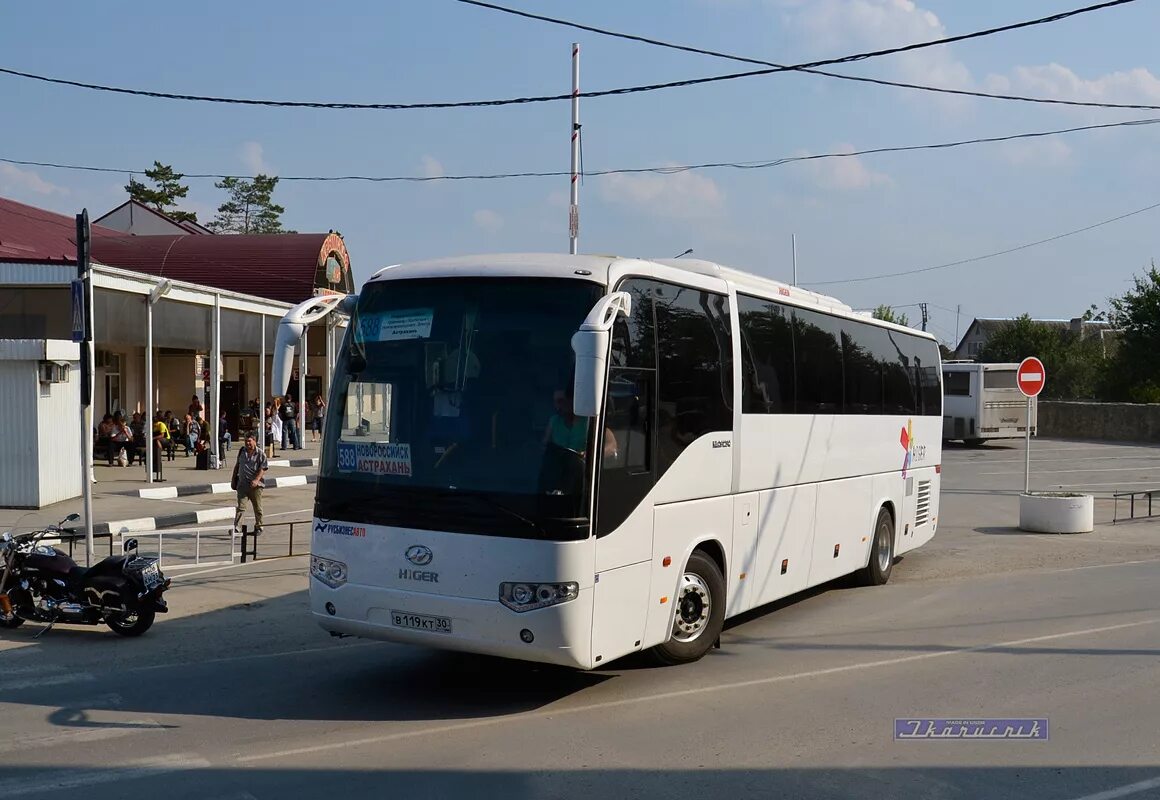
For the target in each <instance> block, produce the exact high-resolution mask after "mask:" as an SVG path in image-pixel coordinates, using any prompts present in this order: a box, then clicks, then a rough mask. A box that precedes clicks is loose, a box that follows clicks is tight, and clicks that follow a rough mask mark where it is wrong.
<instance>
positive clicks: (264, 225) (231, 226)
mask: <svg viewBox="0 0 1160 800" xmlns="http://www.w3.org/2000/svg"><path fill="white" fill-rule="evenodd" d="M277 185H278V178H276V177H271V176H267V175H255V176H254V178H253V180H246V179H245V178H222V180H221V181H219V182H218V183H215V184H214V186H216V187H217V188H219V189H225V190H226V192H228V193H229V199H228V200H226V202H224V203H222V204H221V205H220V206H218V210H217V216H216V217H215V218H214V220H213V222H211V223H210V224H209V227H210V229H211V230H213V231H215V232H217V233H294V231H288V230H286V229H285V228H283V227H282V220H281V216H282V214H283V213H284V212H285V211H286V209H285V208H283V207H282V206H280V205H278V204H277V203H275V202H274V201H273V199H272V195H273V194H274V188H275V187H276V186H277Z"/></svg>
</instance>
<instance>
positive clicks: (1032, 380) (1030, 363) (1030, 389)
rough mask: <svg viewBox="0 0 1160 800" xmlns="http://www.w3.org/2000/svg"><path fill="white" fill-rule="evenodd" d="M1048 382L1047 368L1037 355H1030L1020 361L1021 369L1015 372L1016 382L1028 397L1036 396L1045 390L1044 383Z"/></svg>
mask: <svg viewBox="0 0 1160 800" xmlns="http://www.w3.org/2000/svg"><path fill="white" fill-rule="evenodd" d="M1046 382H1047V370H1045V369H1044V368H1043V362H1042V361H1040V360H1039V359H1038V358H1036V357H1035V356H1028V357H1027V358H1025V359H1023V361H1021V362H1020V363H1019V371H1018V372H1016V373H1015V383H1016V384H1017V385H1018V386H1019V391H1021V392H1023V394H1024V395H1025V396H1027V397H1035V396H1036V395H1038V394H1039V393H1040V392H1042V391H1043V384H1044V383H1046Z"/></svg>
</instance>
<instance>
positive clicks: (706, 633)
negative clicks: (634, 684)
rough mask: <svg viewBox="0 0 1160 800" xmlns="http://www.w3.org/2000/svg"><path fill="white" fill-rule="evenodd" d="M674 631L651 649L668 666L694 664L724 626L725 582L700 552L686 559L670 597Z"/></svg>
mask: <svg viewBox="0 0 1160 800" xmlns="http://www.w3.org/2000/svg"><path fill="white" fill-rule="evenodd" d="M673 600H674V602H673V605H674V609H673V611H674V612H675V613H674V617H673V631H672V634H671V635H670V637H669V640H668V641H667V642H665V643H664V644H661V645H657V646H656V647H654V648H653V649H652V656H653V658H654V659H655V660H656V661H657V662H659V663H660V664H663V665H666V666H671V665H675V664H688V663H691V662H693V661H697V660H698V659H700V658H701V657H702V656H704V655H705V653H707V652H709V649H710V648H711V647H713V645H714V644H715V643H716V642H717V639H718V638H719V637H720V636H721V628H722V627H723V626H724V624H725V579H724V578H723V577H722V576H721V570H720V569H719V568H718V567H717V564H716V562H714V561H713V559H711V558H709V556H707V555H706V554H705V553H702V552H701V551H700V550H698V551H696V552H694V553H693V555H692V556H690V557H689V563H687V564H686V565H685V572H684V574H683V575H682V576H681V585H680V587H679V588H678V590H677V596H676V597H675V598H673Z"/></svg>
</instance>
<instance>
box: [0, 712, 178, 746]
mask: <svg viewBox="0 0 1160 800" xmlns="http://www.w3.org/2000/svg"><path fill="white" fill-rule="evenodd" d="M115 725H116V727H113V726H108V727H92V728H67V729H65V730H62V731H59V732H57V733H51V734H48V735H47V736H34V737H31V738H13V739H9V740H7V741H3V742H0V753H15V752H18V751H20V750H33V749H36V748H49V747H57V746H67V745H72V744H80V743H82V742H83V743H87V742H99V741H103V740H105V739H120V738H122V737H124V736H133V735H136V734H138V733H156V732H157V731H158V730H159V729H160V730H164V729H165V726H164V725H162V724H161V723H159V722H158V721H157V720H155V719H153V718H151V717H142V718H140V719H127V720H123V721H120V720H119V721H118V722H116V723H115Z"/></svg>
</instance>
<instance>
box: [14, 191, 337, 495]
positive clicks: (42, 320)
mask: <svg viewBox="0 0 1160 800" xmlns="http://www.w3.org/2000/svg"><path fill="white" fill-rule="evenodd" d="M100 220H103V221H104V222H106V223H108V224H107V225H103V224H99V222H100ZM144 220H148V222H145V221H144ZM126 229H129V230H136V231H142V233H138V234H137V235H133V234H132V233H126ZM146 230H149V231H159V232H160V231H164V233H144V231H146ZM90 244H91V247H90V254H91V261H92V285H93V312H92V330H93V346H94V351H95V353H94V364H95V370H94V374H93V384H94V392H93V407H92V408H93V412H94V414H95V416H96V418H97V419H100V417H101V416H102V415H103V414H105V413H116V412H123V413H125V414H131V413H133V412H137V411H140V412H144V411H146V409H147V408H148V407H149V405H150V403H149V402H148V399H149V395H150V394H152V395H153V401H154V403H153V405H155V407H156V409H158V410H160V411H164V410H172V411H174V412H176V413H178V414H181V415H183V414H184V411H185V410H186V408H187V406H188V405H189V404H190V398H191V396H192V395H194V394H197V395H198V396H199V397H203V398H204V403H203V404H204V406H205V408H206V409H207V411H208V412H209V414H208V415H207V418H209V419H211V420H212V422H213V424H212V425H211V427H212V428H214V429H216V428H217V424H216V421H217V411H218V409H219V408H220V409H221V411H223V412H225V413H226V415H227V419H228V420H229V424H230V427H231V428H232V430H233V433H234V434H235V436H236V435H237V434H239V433H240V432H241V428H242V426H243V420H244V419H246V415H245V410H246V409H247V408H248V406H249V404H250V402H251V401H253V400H259V401H261V400H263V399H264V398H265V397H266V395H267V394H268V387H267V386H265V385H264V384H266V383H267V380H266V379H265V376H267V375H269V374H270V373H271V371H272V363H271V354H272V352H273V343H274V340H275V333H276V329H277V327H278V322H279V320H280V319H281V317H282V316H283V315H284V314H285V313H286V311H287V310H289V308H290V307H291V306H292V305H293V304H295V303H299V302H302V301H304V300H307V299H309V298H310V297H312V296H314V295H316V294H319V293H334V292H341V293H344V294H345V293H349V292H352V291H353V290H354V285H353V276H352V273H351V267H350V256H349V254H348V253H347V249H346V244H345V243H344V241H343V239H342V236H341V235H340V234H338V233H336V232H334V231H327V232H326V233H293V234H267V235H233V234H213V233H212V232H208V231H206V229H204V228H202V227H201V226H198V225H196V223H190V224H184V223H177V222H175V221H173V220H171V219H169V218H168V217H166V216H165V215H164V214H160V213H158V212H155V211H153V210H152V209H148V208H146V207H145V206H142V205H140V204H139V203H132V202H130V203H128V204H123V205H122V206H119V207H118V208H117V209H114V210H113V211H112V212H109V213H108V214H106V215H104V216H103V217H101V218H99V219H98V222H96V223H94V224H92V225H91V238H90ZM76 250H77V247H76V220H75V218H74V217H72V216H65V215H62V214H56V213H53V212H51V211H47V210H45V209H41V208H36V207H35V206H30V205H26V204H24V203H18V202H16V201H14V200H8V199H4V198H0V340H17V341H15V342H9V343H8V344H10V345H12V346H11V347H9V346H8V345H6V344H5V343H4V342H2V341H0V351H4V350H5V348H7V349H8V350H11V351H13V352H16V351H17V350H20V352H23V350H21V349H20V347H18V345H20V343H21V342H24V343H30V344H31V343H35V341H36V340H40V342H41V344H45V343H47V344H45V348H41V349H42V350H44V351H45V352H48V351H50V350H52V351H53V352H65V351H66V350H69V348H71V351H75V349H76V345H73V344H72V343H71V341H70V340H71V334H72V304H71V298H70V284H71V282H72V281H73V280H74V279H75V278H76V277H77V268H76ZM162 289H164V292H163V296H162V297H161V299H159V300H158V301H157V302H155V303H153V304H152V306H149V301H148V299H147V298H149V297H150V296H151V295H153V294H155V293H157V292H161V290H162ZM147 307H150V308H151V310H152V313H151V314H150V315H147V314H146V309H147ZM335 327H336V326H335V325H330V326H328V325H326V324H324V323H319V324H318V325H316V326H313V327H311V328H310V329H309V331H308V335H307V337H306V347H305V350H306V354H305V356H304V357H301V356H300V360H299V364H300V366H303V367H305V370H304V371H305V375H304V380H301V381H300V380H299V379H298V378H299V372H300V371H301V370H295V376H294V378H293V380H292V381H291V387H290V392H291V393H293V394H295V395H296V396H298V397H300V398H301V397H304V396H308V397H313V396H314V394H315V393H320V394H326V393H327V392H328V391H329V379H330V373H331V365H332V364H333V363H334V354H335V353H336V352H337V346H336V340H335V335H336V333H339V331H336V330H335ZM339 327H341V322H340V323H339ZM150 331H151V337H150V335H149V332H150ZM54 343H55V344H54ZM57 345H60V346H57ZM64 345H68V347H63V346H64ZM53 347H55V350H53ZM46 348H47V349H46ZM32 349H35V348H32ZM24 350H28V352H32V350H29V349H28V348H27V347H25V348H24ZM71 351H70V352H71ZM214 353H217V354H218V355H219V357H218V358H217V359H216V364H215V363H214V361H215V359H214V358H213V357H212V354H214ZM262 354H265V357H264V358H263V357H262ZM68 360H70V361H71V360H72V359H68ZM147 362H148V363H151V364H152V365H153V376H154V377H153V383H152V386H151V387H149V386H147V384H148V381H147V379H146V376H147V374H148V369H147ZM72 380H73V381H74V382H73V384H72V385H71V387H69V388H68V391H70V392H74V393H75V392H77V391H78V389H77V385H78V383H77V382H79V369H78V370H76V371H75V372H74V373H73V378H72ZM0 388H3V387H0ZM43 389H44V387H42V390H43ZM52 391H57V389H55V388H54V389H52ZM77 396H78V397H79V395H77ZM42 397H47V395H42ZM300 406H302V407H303V409H304V408H305V404H301V403H300ZM72 407H74V408H75V401H73V405H72ZM304 421H305V420H304V419H300V422H304ZM259 427H260V426H259ZM77 431H78V433H79V427H78V428H77ZM215 438H216V437H215ZM41 444H44V443H43V442H41V443H39V444H37V443H36V442H35V441H34V442H33V444H31V445H29V447H31V448H33V449H31V450H29V452H16V449H20V448H16V449H13V448H9V450H12V452H9V453H6V454H4V455H2V456H0V467H5V466H6V465H7V461H6V459H7V460H11V461H12V464H13V465H15V464H26V463H27V464H31V463H35V460H36V458H37V456H36V454H35V452H34V451H35V450H44V449H45V448H44V447H40V445H41ZM216 444H217V443H216V442H215V445H216ZM21 447H23V445H22V446H21ZM49 449H51V447H49ZM75 455H76V454H75V451H74V452H73V453H72V458H73V459H74V460H73V462H72V463H74V464H75V463H76V462H75ZM49 471H50V472H51V470H49ZM99 478H100V475H99V471H98V480H99ZM69 491H71V489H70V490H69ZM73 496H75V495H73Z"/></svg>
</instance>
